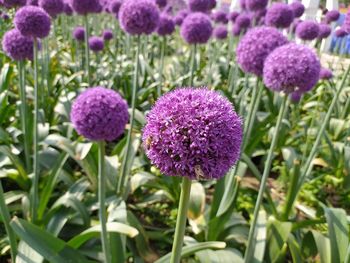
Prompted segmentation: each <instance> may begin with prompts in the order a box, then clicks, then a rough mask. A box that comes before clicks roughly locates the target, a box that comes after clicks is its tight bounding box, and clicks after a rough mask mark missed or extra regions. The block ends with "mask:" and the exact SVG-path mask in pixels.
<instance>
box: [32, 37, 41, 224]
mask: <svg viewBox="0 0 350 263" xmlns="http://www.w3.org/2000/svg"><path fill="white" fill-rule="evenodd" d="M33 61H34V119H33V122H34V132H33V144H34V150H33V161H34V162H33V163H34V164H33V169H34V170H33V173H34V179H33V186H32V195H31V196H32V202H31V216H32V221H33V222H35V221H36V217H37V206H38V202H39V178H40V167H39V137H38V121H39V94H38V88H39V87H38V86H39V85H38V76H39V75H38V74H39V72H38V41H37V39H36V38H34V56H33Z"/></svg>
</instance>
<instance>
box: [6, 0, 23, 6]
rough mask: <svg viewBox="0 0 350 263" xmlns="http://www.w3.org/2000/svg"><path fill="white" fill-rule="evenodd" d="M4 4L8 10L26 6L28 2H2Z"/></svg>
mask: <svg viewBox="0 0 350 263" xmlns="http://www.w3.org/2000/svg"><path fill="white" fill-rule="evenodd" d="M2 4H3V5H4V6H5V7H6V8H13V7H19V6H24V5H26V4H27V1H26V0H2Z"/></svg>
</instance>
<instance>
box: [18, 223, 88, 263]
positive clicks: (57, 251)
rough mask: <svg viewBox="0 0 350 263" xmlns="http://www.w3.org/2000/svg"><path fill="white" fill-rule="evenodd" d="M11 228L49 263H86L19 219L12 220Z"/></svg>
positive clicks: (57, 239) (44, 232)
mask: <svg viewBox="0 0 350 263" xmlns="http://www.w3.org/2000/svg"><path fill="white" fill-rule="evenodd" d="M11 226H12V228H13V230H14V231H15V233H16V234H17V235H18V236H19V237H20V238H21V239H22V240H23V241H24V242H25V243H27V244H28V245H29V246H30V247H31V248H32V249H34V250H35V251H36V252H38V253H39V254H40V255H42V256H43V257H44V258H45V259H47V260H48V261H50V262H53V263H62V262H72V263H73V262H74V263H78V262H81V263H85V262H88V261H87V260H86V259H85V258H84V257H83V256H82V255H81V254H80V253H79V251H77V250H75V249H73V248H71V247H70V246H68V245H67V244H66V243H65V242H64V241H63V240H61V239H59V238H57V237H54V236H53V235H51V234H50V233H48V232H46V231H45V230H42V229H41V228H39V227H38V226H35V225H33V224H31V223H29V222H27V221H25V220H23V219H19V218H14V219H13V220H12V221H11Z"/></svg>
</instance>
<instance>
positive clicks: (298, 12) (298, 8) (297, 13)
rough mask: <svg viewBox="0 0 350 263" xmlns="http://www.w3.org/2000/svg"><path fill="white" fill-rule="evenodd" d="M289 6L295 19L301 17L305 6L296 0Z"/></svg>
mask: <svg viewBox="0 0 350 263" xmlns="http://www.w3.org/2000/svg"><path fill="white" fill-rule="evenodd" d="M289 6H290V8H291V9H292V10H293V14H294V17H295V18H297V17H301V16H302V15H303V14H304V12H305V6H304V5H303V4H302V3H301V2H299V1H298V0H297V1H294V2H293V3H291V4H290V5H289Z"/></svg>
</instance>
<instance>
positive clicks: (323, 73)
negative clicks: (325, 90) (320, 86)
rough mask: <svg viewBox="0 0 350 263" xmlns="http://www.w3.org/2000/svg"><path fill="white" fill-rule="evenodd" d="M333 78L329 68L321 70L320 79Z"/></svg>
mask: <svg viewBox="0 0 350 263" xmlns="http://www.w3.org/2000/svg"><path fill="white" fill-rule="evenodd" d="M331 78H333V73H332V71H330V70H329V69H327V68H321V71H320V79H323V80H327V79H331Z"/></svg>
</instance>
